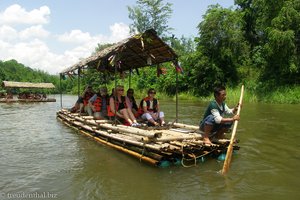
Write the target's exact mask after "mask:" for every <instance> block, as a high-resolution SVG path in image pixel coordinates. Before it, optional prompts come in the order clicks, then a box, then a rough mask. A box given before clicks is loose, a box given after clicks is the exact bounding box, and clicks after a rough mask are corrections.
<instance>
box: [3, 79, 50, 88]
mask: <svg viewBox="0 0 300 200" xmlns="http://www.w3.org/2000/svg"><path fill="white" fill-rule="evenodd" d="M2 85H3V87H5V88H55V86H54V85H53V84H52V83H29V82H13V81H3V82H2Z"/></svg>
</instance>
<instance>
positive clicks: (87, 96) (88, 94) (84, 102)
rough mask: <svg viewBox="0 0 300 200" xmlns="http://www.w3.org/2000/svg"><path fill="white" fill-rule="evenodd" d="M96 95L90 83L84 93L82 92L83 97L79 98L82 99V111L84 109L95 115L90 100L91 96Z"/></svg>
mask: <svg viewBox="0 0 300 200" xmlns="http://www.w3.org/2000/svg"><path fill="white" fill-rule="evenodd" d="M92 96H94V91H93V88H92V86H90V85H88V86H87V87H86V88H85V90H84V92H83V94H82V98H80V97H79V98H78V99H79V100H80V109H79V110H80V111H81V110H84V112H86V113H88V114H89V115H90V116H92V115H93V111H92V109H91V107H90V106H89V100H90V98H91V97H92Z"/></svg>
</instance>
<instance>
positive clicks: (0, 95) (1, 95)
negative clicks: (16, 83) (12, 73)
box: [0, 92, 14, 99]
mask: <svg viewBox="0 0 300 200" xmlns="http://www.w3.org/2000/svg"><path fill="white" fill-rule="evenodd" d="M0 98H3V99H13V98H14V96H13V94H12V93H11V92H7V93H6V92H1V93H0Z"/></svg>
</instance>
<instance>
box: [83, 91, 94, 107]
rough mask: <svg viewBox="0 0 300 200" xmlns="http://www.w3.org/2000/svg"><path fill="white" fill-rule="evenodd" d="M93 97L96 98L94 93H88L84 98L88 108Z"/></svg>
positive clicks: (84, 103)
mask: <svg viewBox="0 0 300 200" xmlns="http://www.w3.org/2000/svg"><path fill="white" fill-rule="evenodd" d="M92 96H94V93H92V92H86V93H85V94H84V96H83V105H84V106H86V105H88V104H89V100H90V98H92Z"/></svg>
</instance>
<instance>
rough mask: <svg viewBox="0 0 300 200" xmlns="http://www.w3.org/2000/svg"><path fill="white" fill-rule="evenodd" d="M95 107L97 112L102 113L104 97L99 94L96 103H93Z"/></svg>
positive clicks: (107, 99) (107, 101) (107, 103)
mask: <svg viewBox="0 0 300 200" xmlns="http://www.w3.org/2000/svg"><path fill="white" fill-rule="evenodd" d="M108 97H109V96H108V95H106V97H105V98H106V105H107V109H108V107H109V98H108ZM93 105H94V107H95V112H101V109H102V96H100V95H98V94H97V98H96V100H95V101H94V103H93Z"/></svg>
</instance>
